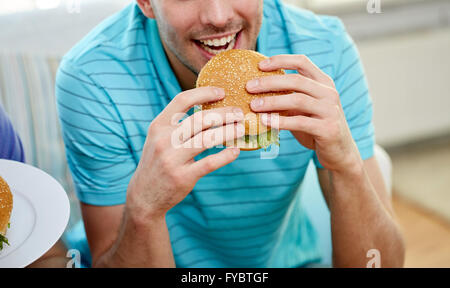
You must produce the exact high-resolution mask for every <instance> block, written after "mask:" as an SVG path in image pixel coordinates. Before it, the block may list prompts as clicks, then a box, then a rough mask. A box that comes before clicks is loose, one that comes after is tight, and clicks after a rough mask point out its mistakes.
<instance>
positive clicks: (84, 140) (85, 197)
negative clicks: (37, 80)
mask: <svg viewBox="0 0 450 288" xmlns="http://www.w3.org/2000/svg"><path fill="white" fill-rule="evenodd" d="M55 91H56V101H57V107H58V115H59V119H60V123H61V126H62V132H63V139H64V143H65V148H66V156H67V162H68V165H69V168H70V170H71V174H72V178H73V182H74V184H75V191H76V194H77V196H78V198H79V200H80V201H81V202H83V203H86V204H90V205H97V206H111V205H119V204H123V203H125V201H126V191H127V187H128V183H129V181H130V179H131V177H132V175H133V173H134V171H135V169H136V162H135V159H134V157H133V154H132V153H131V150H130V148H129V144H128V138H127V136H126V133H125V129H124V128H123V125H122V122H121V121H120V116H119V115H118V113H117V111H116V110H115V106H114V105H113V103H112V101H111V100H110V98H109V97H108V95H107V93H106V92H105V90H104V89H103V88H102V86H101V85H100V84H99V83H96V82H94V81H93V80H92V79H91V78H90V77H88V75H87V73H85V72H84V71H82V70H81V69H79V68H78V67H76V65H75V64H72V63H71V62H68V61H64V60H63V61H62V62H61V65H60V67H59V69H58V73H57V76H56V87H55Z"/></svg>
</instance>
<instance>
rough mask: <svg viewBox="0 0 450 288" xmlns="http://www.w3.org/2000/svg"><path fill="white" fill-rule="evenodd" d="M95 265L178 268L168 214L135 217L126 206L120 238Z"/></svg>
mask: <svg viewBox="0 0 450 288" xmlns="http://www.w3.org/2000/svg"><path fill="white" fill-rule="evenodd" d="M93 266H94V267H175V261H174V259H173V254H172V248H171V244H170V238H169V231H168V229H167V225H166V221H165V217H155V218H153V219H151V220H147V219H144V217H134V216H132V213H129V210H128V209H127V208H125V212H124V216H123V220H122V224H121V227H120V230H119V233H118V237H117V240H116V241H115V243H114V244H113V245H112V246H111V248H110V249H109V250H108V251H106V252H105V253H103V255H102V256H100V257H99V258H98V260H97V261H96V262H95V263H93Z"/></svg>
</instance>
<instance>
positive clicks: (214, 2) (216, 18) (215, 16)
mask: <svg viewBox="0 0 450 288" xmlns="http://www.w3.org/2000/svg"><path fill="white" fill-rule="evenodd" d="M243 1H245V0H243ZM231 2H233V1H230V0H206V1H205V5H204V6H203V9H202V13H201V15H200V20H201V22H202V24H203V25H208V24H209V25H212V26H216V27H224V26H226V25H227V24H228V23H229V22H230V20H231V19H232V18H233V14H234V11H233V7H232V4H231Z"/></svg>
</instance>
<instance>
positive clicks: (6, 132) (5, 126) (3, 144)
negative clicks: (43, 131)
mask: <svg viewBox="0 0 450 288" xmlns="http://www.w3.org/2000/svg"><path fill="white" fill-rule="evenodd" d="M0 159H9V160H15V161H19V162H25V154H24V150H23V147H22V142H21V141H20V138H19V136H18V135H17V133H16V132H15V131H14V128H13V126H12V124H11V121H10V120H9V118H8V115H6V113H5V110H4V109H3V106H2V105H1V104H0Z"/></svg>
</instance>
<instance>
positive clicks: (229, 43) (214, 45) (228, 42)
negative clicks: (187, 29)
mask: <svg viewBox="0 0 450 288" xmlns="http://www.w3.org/2000/svg"><path fill="white" fill-rule="evenodd" d="M240 32H241V31H239V32H237V33H235V34H233V35H229V36H226V37H222V38H217V39H208V40H194V42H195V43H196V44H197V45H198V46H199V47H200V48H202V49H203V50H205V51H206V52H208V53H209V54H212V55H217V54H219V53H220V52H223V51H228V50H231V49H233V48H234V47H235V46H236V39H237V38H238V35H239V33H240Z"/></svg>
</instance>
